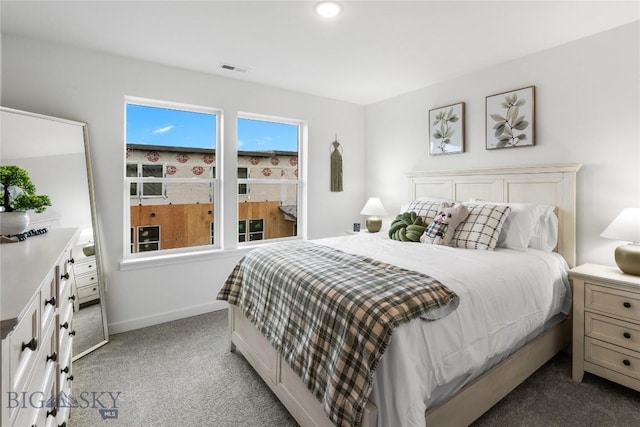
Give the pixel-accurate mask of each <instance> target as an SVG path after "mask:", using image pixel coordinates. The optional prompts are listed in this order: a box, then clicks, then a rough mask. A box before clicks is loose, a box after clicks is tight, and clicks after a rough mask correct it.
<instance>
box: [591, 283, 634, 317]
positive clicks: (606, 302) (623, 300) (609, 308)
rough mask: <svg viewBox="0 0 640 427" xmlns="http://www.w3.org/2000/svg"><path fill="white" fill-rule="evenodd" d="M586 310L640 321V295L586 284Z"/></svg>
mask: <svg viewBox="0 0 640 427" xmlns="http://www.w3.org/2000/svg"><path fill="white" fill-rule="evenodd" d="M584 293H585V294H584V308H585V310H595V311H600V312H603V313H609V314H612V315H616V316H620V317H624V318H626V319H629V320H634V321H640V295H639V294H637V293H632V292H626V291H623V290H619V289H614V288H609V287H605V286H598V285H594V284H592V283H585V290H584Z"/></svg>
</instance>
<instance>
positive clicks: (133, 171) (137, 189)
mask: <svg viewBox="0 0 640 427" xmlns="http://www.w3.org/2000/svg"><path fill="white" fill-rule="evenodd" d="M165 176H166V175H165V172H164V165H146V164H143V163H127V177H130V178H135V177H140V178H152V177H155V178H164V177H165ZM129 188H130V191H129V194H130V195H131V197H137V198H149V197H163V196H164V195H165V186H164V184H163V183H144V184H142V185H141V186H138V184H137V183H136V182H132V183H131V185H130V187H129Z"/></svg>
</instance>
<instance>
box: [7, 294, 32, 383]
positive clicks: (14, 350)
mask: <svg viewBox="0 0 640 427" xmlns="http://www.w3.org/2000/svg"><path fill="white" fill-rule="evenodd" d="M23 313H24V315H23V316H22V317H21V318H20V321H19V322H18V324H17V325H16V326H15V328H14V330H13V332H12V334H11V338H10V346H9V383H10V386H11V390H15V391H22V390H23V389H24V388H25V386H26V381H27V379H28V378H27V376H28V374H29V372H30V370H31V367H32V366H33V363H34V360H35V357H36V354H37V351H38V349H39V348H40V298H39V294H36V295H35V297H34V298H32V299H31V302H30V303H29V304H28V305H27V308H26V310H25V311H24V312H23ZM32 349H33V350H32ZM3 359H4V357H3Z"/></svg>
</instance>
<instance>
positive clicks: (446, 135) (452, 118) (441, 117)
mask: <svg viewBox="0 0 640 427" xmlns="http://www.w3.org/2000/svg"><path fill="white" fill-rule="evenodd" d="M458 120H460V119H459V117H458V116H457V115H456V113H454V112H453V107H452V108H450V109H449V111H446V110H440V111H439V112H438V113H437V114H436V117H435V120H434V122H433V126H434V127H436V130H435V132H433V138H434V139H436V140H439V142H438V145H436V148H437V149H439V150H440V151H442V152H443V153H447V147H448V145H447V144H449V143H450V142H451V137H452V136H453V134H454V133H455V129H452V128H451V126H450V123H455V122H457V121H458ZM438 125H440V126H439V127H438Z"/></svg>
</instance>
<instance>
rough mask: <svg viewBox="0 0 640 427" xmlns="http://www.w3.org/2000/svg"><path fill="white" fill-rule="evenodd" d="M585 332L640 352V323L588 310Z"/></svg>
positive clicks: (585, 315)
mask: <svg viewBox="0 0 640 427" xmlns="http://www.w3.org/2000/svg"><path fill="white" fill-rule="evenodd" d="M584 332H585V334H586V335H587V336H588V337H591V338H594V339H598V340H601V341H606V342H609V343H611V344H615V345H619V346H620V347H625V348H628V349H629V350H633V351H637V352H640V325H636V324H634V323H629V322H624V321H622V320H617V319H614V318H611V317H606V316H601V315H599V314H595V313H590V312H588V311H587V312H585V313H584Z"/></svg>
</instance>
